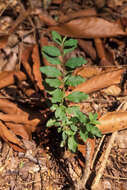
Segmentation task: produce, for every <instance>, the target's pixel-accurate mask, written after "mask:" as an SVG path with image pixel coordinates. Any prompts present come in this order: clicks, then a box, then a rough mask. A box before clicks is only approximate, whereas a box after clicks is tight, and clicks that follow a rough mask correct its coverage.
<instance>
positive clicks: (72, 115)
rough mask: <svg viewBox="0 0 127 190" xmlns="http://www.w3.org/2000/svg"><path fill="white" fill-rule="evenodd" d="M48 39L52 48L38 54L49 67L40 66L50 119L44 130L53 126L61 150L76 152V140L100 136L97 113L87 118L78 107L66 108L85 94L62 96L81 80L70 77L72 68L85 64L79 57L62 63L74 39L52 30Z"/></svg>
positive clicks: (74, 41) (73, 45) (79, 77)
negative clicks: (48, 104) (43, 75)
mask: <svg viewBox="0 0 127 190" xmlns="http://www.w3.org/2000/svg"><path fill="white" fill-rule="evenodd" d="M52 39H53V41H54V42H55V43H56V46H44V47H43V48H42V54H43V56H44V57H45V58H46V59H47V61H48V62H49V63H50V64H51V66H43V67H41V68H40V71H41V72H42V73H43V74H45V75H46V79H45V86H46V90H47V93H48V94H49V99H50V101H51V104H52V105H51V107H50V109H51V111H52V112H54V116H53V117H52V118H50V119H49V120H48V122H47V127H51V126H56V127H57V130H58V133H62V141H61V147H64V146H66V145H67V146H68V148H69V150H71V151H73V152H76V149H77V145H78V141H79V139H80V140H81V139H82V140H83V141H84V142H85V141H86V140H87V138H93V137H95V136H97V137H101V133H100V131H99V129H98V128H97V127H96V124H98V121H97V114H96V113H95V114H93V113H89V116H87V115H85V114H84V113H83V112H81V111H80V108H79V107H78V106H70V104H69V103H70V102H74V103H78V102H81V101H83V100H86V99H87V98H88V95H87V94H85V93H83V92H80V91H76V92H72V93H70V94H69V95H66V91H67V90H68V88H69V87H70V86H74V87H75V86H77V85H78V84H80V83H82V82H84V81H85V79H84V78H83V77H81V76H75V75H73V71H74V69H75V68H77V67H80V66H81V65H83V64H85V63H86V60H85V59H83V58H82V57H72V58H70V59H68V60H67V61H65V56H66V54H67V53H69V52H72V51H73V50H74V49H75V48H76V47H77V40H75V39H68V38H67V37H63V38H62V37H61V36H60V35H59V34H58V33H57V32H55V31H52Z"/></svg>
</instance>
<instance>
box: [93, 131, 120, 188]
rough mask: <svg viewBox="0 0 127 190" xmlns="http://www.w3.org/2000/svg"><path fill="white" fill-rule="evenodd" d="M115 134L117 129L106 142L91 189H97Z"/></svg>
mask: <svg viewBox="0 0 127 190" xmlns="http://www.w3.org/2000/svg"><path fill="white" fill-rule="evenodd" d="M117 134H118V132H117V131H115V132H114V133H112V136H111V138H110V140H109V142H108V145H107V149H106V151H105V155H104V158H103V161H102V163H101V167H100V169H99V170H98V172H97V175H96V177H95V179H94V181H93V184H92V187H91V189H92V190H97V189H98V186H99V182H100V179H101V177H102V175H103V172H104V169H105V167H106V163H107V160H108V157H109V154H110V151H111V148H112V146H113V144H114V141H115V138H116V136H117Z"/></svg>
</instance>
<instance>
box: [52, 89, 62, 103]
mask: <svg viewBox="0 0 127 190" xmlns="http://www.w3.org/2000/svg"><path fill="white" fill-rule="evenodd" d="M63 95H64V94H63V91H61V89H56V90H54V91H53V93H52V99H51V102H52V103H57V102H61V101H62V99H63Z"/></svg>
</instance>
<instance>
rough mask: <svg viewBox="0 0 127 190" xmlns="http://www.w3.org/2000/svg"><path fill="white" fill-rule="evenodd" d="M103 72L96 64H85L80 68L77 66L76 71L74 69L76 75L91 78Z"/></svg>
mask: <svg viewBox="0 0 127 190" xmlns="http://www.w3.org/2000/svg"><path fill="white" fill-rule="evenodd" d="M101 72H102V69H101V68H99V67H94V66H83V67H80V68H77V69H76V70H75V71H74V74H75V75H80V76H82V77H84V78H91V77H93V76H95V75H99V74H101Z"/></svg>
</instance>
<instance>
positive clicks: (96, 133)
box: [91, 126, 102, 137]
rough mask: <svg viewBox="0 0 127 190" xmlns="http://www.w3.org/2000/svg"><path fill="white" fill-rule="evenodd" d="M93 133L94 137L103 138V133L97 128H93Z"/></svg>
mask: <svg viewBox="0 0 127 190" xmlns="http://www.w3.org/2000/svg"><path fill="white" fill-rule="evenodd" d="M91 133H92V134H93V135H94V136H97V137H102V134H101V131H100V130H99V129H98V128H97V127H96V126H93V127H92V129H91Z"/></svg>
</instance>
